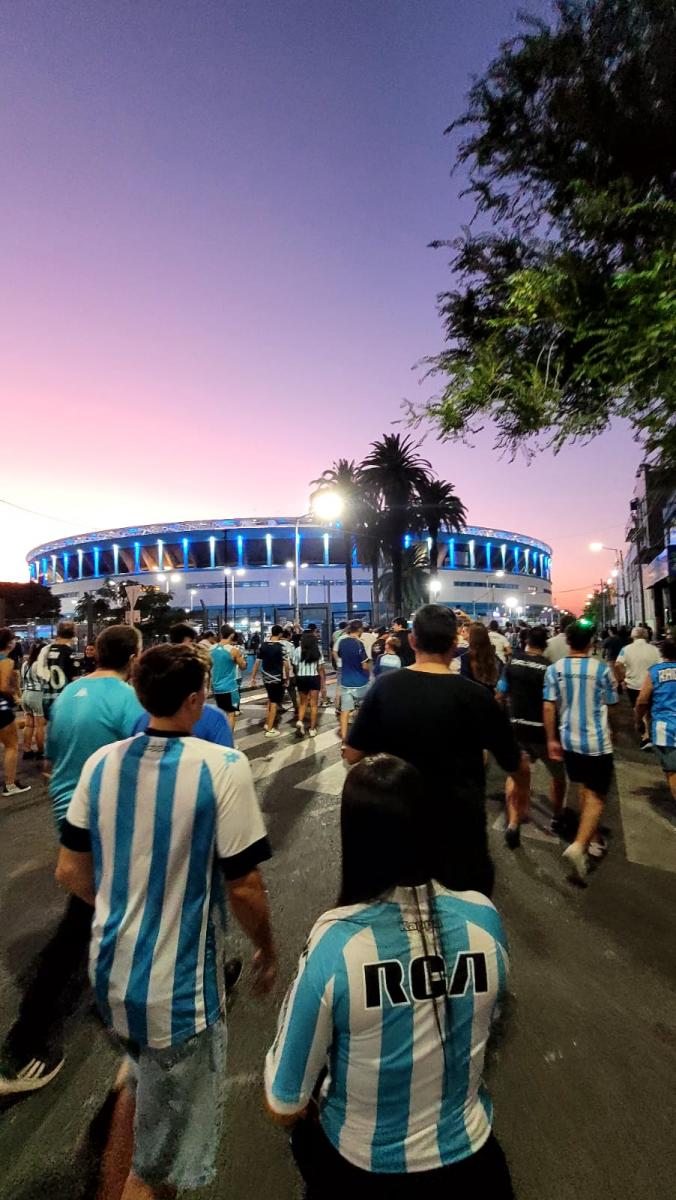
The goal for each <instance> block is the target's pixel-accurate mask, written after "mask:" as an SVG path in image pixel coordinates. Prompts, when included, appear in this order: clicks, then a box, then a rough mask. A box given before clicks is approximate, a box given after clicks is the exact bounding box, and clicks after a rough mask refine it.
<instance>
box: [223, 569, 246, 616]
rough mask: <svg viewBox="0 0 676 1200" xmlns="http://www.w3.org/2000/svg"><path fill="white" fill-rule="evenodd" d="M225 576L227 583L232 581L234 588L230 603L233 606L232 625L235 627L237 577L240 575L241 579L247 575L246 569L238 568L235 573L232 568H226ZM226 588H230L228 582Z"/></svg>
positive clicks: (231, 584)
mask: <svg viewBox="0 0 676 1200" xmlns="http://www.w3.org/2000/svg"><path fill="white" fill-rule="evenodd" d="M223 574H224V575H225V578H226V581H227V580H228V579H229V580H230V586H231V588H232V599H231V601H230V603H231V605H232V623H233V625H234V624H235V576H236V575H239V576H240V577H241V576H242V575H245V574H246V572H245V570H244V567H238V568H237V570H236V571H233V570H232V567H226V568H225V570H224V572H223ZM225 586H226V589H227V586H228V585H227V582H226V585H225Z"/></svg>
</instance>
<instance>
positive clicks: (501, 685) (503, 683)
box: [496, 667, 509, 696]
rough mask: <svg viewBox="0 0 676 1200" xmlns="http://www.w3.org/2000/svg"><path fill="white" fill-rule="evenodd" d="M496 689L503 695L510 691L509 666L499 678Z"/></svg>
mask: <svg viewBox="0 0 676 1200" xmlns="http://www.w3.org/2000/svg"><path fill="white" fill-rule="evenodd" d="M496 691H498V692H500V695H501V696H506V695H507V694H508V692H509V667H505V669H504V670H503V672H502V674H501V676H500V678H499V679H498V682H497V686H496Z"/></svg>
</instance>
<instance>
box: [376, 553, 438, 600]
mask: <svg viewBox="0 0 676 1200" xmlns="http://www.w3.org/2000/svg"><path fill="white" fill-rule="evenodd" d="M401 565H402V575H401V593H402V594H401V601H400V603H399V604H397V602H396V600H395V598H394V570H393V569H392V567H391V566H390V567H387V568H386V570H384V571H383V573H382V576H381V579H380V586H381V595H382V597H383V600H384V601H385V603H386V604H387V605H388V606H390V607H394V610H395V612H396V613H401V614H402V615H403V616H408V614H409V613H412V612H415V610H416V608H418V607H419V606H420V605H421V604H426V603H427V601H428V599H429V596H428V592H429V581H430V565H429V561H428V558H427V549H426V547H425V546H421V545H420V544H418V545H416V546H409V547H408V549H407V550H404V551H403V553H402V559H401Z"/></svg>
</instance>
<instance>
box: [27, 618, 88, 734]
mask: <svg viewBox="0 0 676 1200" xmlns="http://www.w3.org/2000/svg"><path fill="white" fill-rule="evenodd" d="M74 642H75V623H74V622H73V621H59V624H58V625H57V627H56V637H55V639H54V641H53V642H48V643H47V645H46V646H43V648H42V650H41V651H40V655H39V657H38V661H37V665H36V672H37V674H38V675H39V676H40V678H41V680H42V690H43V700H42V709H43V715H44V718H45V720H46V721H48V720H49V719H50V716H51V711H52V705H53V704H54V701H55V700H56V698H57V696H59V695H60V694H61V692H62V691H63V689H64V688H65V687H66V685H67V684H68V683H72V681H73V680H74V679H75V678H76V677H77V676H78V675H79V674H80V664H79V661H78V659H77V657H76V654H75V648H74Z"/></svg>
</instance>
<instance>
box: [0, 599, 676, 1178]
mask: <svg viewBox="0 0 676 1200" xmlns="http://www.w3.org/2000/svg"><path fill="white" fill-rule="evenodd" d="M74 632H75V631H74V629H73V628H72V626H71V625H69V623H67V622H62V623H61V624H60V626H59V628H58V630H57V637H56V638H55V639H54V641H53V642H51V643H49V644H48V645H47V646H45V647H34V648H32V649H31V651H30V653H29V655H28V656H27V657H26V658H25V659H24V660H22V661H20V662H17V660H16V658H15V657H14V649H15V638H14V635H13V634H12V632H11V631H10V630H5V629H3V630H0V702H1V707H0V739H1V740H2V743H3V745H4V759H5V779H6V783H5V790H4V792H3V794H4V795H9V796H11V795H15V794H18V793H20V792H21V791H22V790H25V789H26V788H27V786H28V785H26V784H22V783H20V782H18V781H17V779H16V776H15V768H16V761H17V757H18V736H17V729H16V726H17V720H16V704H17V702H18V701H20V702H21V704H22V709H23V714H24V720H25V724H24V755H27V754H30V753H32V746H33V740H35V743H36V746H37V750H36V753H38V754H42V755H44V756H45V761H46V762H48V763H49V772H48V774H49V791H50V796H51V800H52V807H53V812H54V819H55V827H56V833H57V836H58V839H59V843H60V849H59V855H58V865H57V879H58V880H59V882H60V883H61V884H62V885H63V886H64V887H65V889H66V891H67V892H68V894H69V899H68V901H67V904H66V907H65V911H64V914H63V917H62V919H61V922H60V923H59V926H58V928H57V930H56V932H55V934H54V935H53V936H52V937H51V938H50V940H49V942H48V943H47V944H46V945H45V947H44V948H43V950H42V951H41V953H40V955H39V956H38V959H37V961H36V963H35V964H34V971H33V974H32V977H31V979H30V981H29V983H28V985H27V986H26V988H25V990H24V993H23V995H22V998H21V1002H20V1006H19V1011H18V1014H17V1017H16V1020H15V1022H14V1024H13V1026H12V1028H11V1029H10V1030H9V1031H8V1033H7V1035H6V1037H5V1039H4V1042H3V1044H2V1047H1V1048H0V1095H13V1094H20V1093H22V1092H30V1091H34V1090H37V1089H39V1088H41V1087H44V1086H45V1085H47V1084H48V1083H50V1081H51V1080H53V1079H54V1078H55V1077H56V1076H57V1075H58V1073H59V1071H60V1070H61V1068H62V1066H63V1062H64V1023H65V1020H66V1017H67V1016H68V1015H69V1013H70V1012H72V1011H73V1006H74V1003H75V1002H76V999H77V995H76V994H77V988H75V989H74V986H73V985H74V981H77V980H78V979H79V980H81V983H80V990H79V994H80V995H81V994H82V987H84V986H86V983H85V979H86V975H85V972H86V966H87V963H88V967H89V979H90V980H91V983H92V984H93V987H94V993H95V996H96V1002H97V1006H98V1010H99V1013H100V1015H101V1018H102V1020H103V1023H104V1024H105V1026H106V1027H107V1028H108V1029H109V1030H110V1031H111V1034H112V1035H113V1036H114V1037H115V1038H116V1039H117V1041H118V1043H119V1045H120V1047H121V1048H122V1049H123V1050H124V1052H125V1063H126V1066H125V1071H124V1075H123V1077H122V1081H121V1084H120V1087H119V1089H118V1091H117V1092H116V1099H115V1115H114V1119H113V1121H112V1123H111V1135H110V1136H111V1140H110V1143H109V1146H108V1148H107V1151H106V1153H105V1154H104V1157H103V1162H102V1170H101V1181H100V1190H99V1200H119V1197H122V1198H123V1200H148V1198H152V1197H165V1196H172V1195H176V1193H177V1191H179V1190H183V1189H191V1188H198V1187H202V1186H205V1185H206V1184H208V1183H209V1182H210V1181H211V1180H212V1179H213V1177H214V1174H215V1170H216V1152H217V1148H218V1145H219V1141H220V1135H221V1125H222V1117H223V1100H224V1088H225V1043H226V1035H225V1012H226V995H227V993H228V991H229V990H230V989H231V988H232V987H233V986H234V985H235V983H236V982H237V979H238V978H239V974H240V972H241V970H242V964H241V962H240V961H239V960H236V959H235V960H233V959H226V957H225V954H224V944H223V936H224V922H223V914H224V908H223V895H224V894H225V896H227V903H228V906H229V909H230V911H231V913H232V915H233V916H234V918H235V920H236V921H237V922H238V923H239V925H240V927H241V929H242V930H243V932H244V933H245V935H246V936H247V937H248V938H249V939H250V941H251V943H252V946H253V951H254V954H253V966H252V980H253V985H254V989H255V991H256V992H258V993H259V994H265V993H267V992H269V991H270V990H271V988H272V987H273V985H274V983H275V980H276V975H277V953H276V947H275V941H274V934H273V923H272V916H271V911H270V906H269V901H268V896H267V892H266V888H265V885H264V881H263V876H262V873H261V866H262V864H263V863H264V862H265V861H267V860H268V859H269V858H270V856H271V853H272V848H271V846H270V844H269V842H268V838H267V833H266V828H265V822H264V819H263V816H262V814H261V810H260V807H259V803H258V799H257V796H256V791H255V787H254V782H253V775H252V771H251V767H250V765H249V761H248V759H247V757H246V756H245V755H244V754H243V753H242V752H240V751H238V750H237V749H236V748H235V747H234V736H235V733H236V718H237V713H238V711H239V708H240V686H241V677H242V674H243V673H244V671H245V670H246V669H247V659H246V657H245V655H244V653H243V650H242V648H241V647H240V646H239V645H238V641H237V636H236V633H235V630H234V629H233V628H232V627H231V626H229V625H224V626H223V627H222V628H221V629H220V631H219V632H220V637H216V636H215V635H214V634H213V633H211V634H210V633H206V634H203V635H201V636H200V635H199V634H198V632H197V631H196V630H195V629H194V628H193V627H192V626H191V625H189V624H187V623H185V624H180V625H176V626H174V627H173V628H172V630H171V634H170V638H169V642H168V643H167V644H163V645H158V646H154V647H151V648H149V649H146V650H145V651H143V650H142V646H141V642H140V637H139V634H138V632H137V630H136V629H134V628H133V627H131V626H126V625H125V626H111V627H109V628H107V629H105V630H104V631H103V632H102V633H101V634H100V635H99V637H98V639H97V642H96V647H95V649H94V652H93V654H91V653H90V654H89V655H87V656H86V657H87V658H88V659H89V662H88V663H87V664H86V665H84V658H83V659H82V660H81V661H80V662H78V661H77V656H76V653H75V651H74V647H73V637H74ZM594 642H595V630H594V627H593V625H592V624H591V623H590V622H587V621H584V620H580V621H574V620H571V621H570V622H568V623H566V625H565V627H564V628H563V629H562V630H561V631H559V632H554V633H553V634H552V636H548V632H547V630H545V629H544V628H543V627H532V628H529V629H528V630H527V631H526V633H525V637H522V635H521V634H516V633H512V635H511V636H510V635H509V633H503V631H501V630H500V629H499V627H497V625H495V627H493V625H491V626H489V627H488V628H486V627H484V626H483V625H481V624H479V623H476V622H474V623H467V624H466V625H461V626H458V623H457V621H456V617H455V615H454V614H453V612H452V611H451V610H449V609H448V608H446V607H444V606H442V605H425V606H423V607H422V608H421V609H419V611H418V612H417V613H416V615H415V618H414V620H413V625H412V628H409V625H408V622H406V621H404V620H397V621H394V622H393V623H392V625H391V626H390V628H385V627H382V628H379V629H376V630H372V629H369V628H365V627H364V626H363V625H362V623H361V622H359V621H351V622H344V623H342V625H341V626H339V628H338V629H337V630H336V633H335V635H334V637H333V639H332V644H331V647H330V650H329V652H328V655H326V657H325V653H324V650H323V648H322V646H321V639H320V636H319V630H318V629H317V628H316V627H309V628H308V629H307V630H304V631H301V630H299V629H296V628H284V627H282V626H280V625H273V626H272V628H271V630H270V633H269V637H267V638H266V639H265V640H264V641H261V642H260V644H259V645H257V646H256V647H255V654H256V659H255V664H254V669H253V674H252V682H253V684H254V685H255V684H256V682H257V679H258V674H259V672H260V675H261V681H262V684H263V686H264V688H265V692H266V698H267V708H266V716H265V730H264V735H265V736H266V737H275V736H279V728H278V721H279V710H280V708H282V707H283V704H284V700H285V697H286V692H287V690H288V691H289V692H290V694H291V700H292V705H293V706H294V713H293V717H292V720H293V721H294V723H295V731H296V733H297V735H298V736H299V737H303V736H305V730H306V725H305V722H306V720H307V719H309V736H310V737H313V736H314V735H315V734H316V731H317V725H318V713H319V706H320V700H321V699H322V698H325V699H326V702H327V703H328V698H327V691H326V689H327V669H328V667H329V665H330V664H331V665H334V666H335V668H336V691H335V705H336V709H337V712H338V721H339V733H340V738H341V743H342V755H343V758H344V761H345V764H346V768H348V770H347V773H346V780H345V786H344V789H343V797H342V806H341V845H342V859H341V884H340V891H339V894H338V897H337V900H336V904H335V906H334V907H332V908H331V909H330V910H329V911H327V912H325V913H324V914H323V915H322V916H320V917H319V919H318V920H317V921H316V923H315V924H314V926H313V928H312V930H311V932H310V935H309V938H308V941H307V944H306V946H305V949H304V951H303V954H302V956H301V959H300V963H299V967H298V972H297V974H296V977H295V979H294V980H293V981H292V982H291V985H290V987H289V990H288V992H287V996H286V999H285V1001H284V1004H283V1005H282V1008H281V1011H280V1015H279V1024H278V1031H277V1036H276V1038H275V1040H274V1042H273V1045H272V1046H271V1048H270V1050H269V1052H268V1054H267V1058H266V1061H265V1069H264V1087H265V1098H266V1103H267V1106H268V1109H269V1111H270V1113H271V1114H272V1116H273V1117H274V1118H275V1119H276V1120H278V1121H280V1122H282V1123H283V1124H287V1125H289V1126H290V1127H291V1129H292V1139H291V1140H292V1149H293V1153H294V1156H295V1159H296V1162H297V1164H298V1167H299V1170H300V1172H301V1174H302V1176H303V1179H304V1181H305V1185H306V1189H307V1193H306V1194H307V1197H308V1200H319V1198H320V1197H321V1198H324V1197H331V1196H338V1195H340V1196H341V1197H342V1196H343V1195H344V1194H345V1191H346V1189H347V1188H349V1189H350V1190H351V1192H352V1194H353V1195H354V1196H355V1197H364V1198H366V1197H376V1198H383V1200H385V1198H387V1200H390V1198H394V1200H397V1198H398V1197H402V1198H403V1197H408V1196H413V1194H414V1193H415V1194H416V1195H417V1194H419V1192H420V1190H421V1189H422V1188H424V1189H425V1191H426V1193H429V1194H430V1195H431V1196H437V1195H438V1196H440V1197H441V1196H442V1195H444V1196H445V1195H451V1194H455V1193H457V1194H458V1195H460V1194H465V1191H466V1192H468V1193H469V1191H470V1190H472V1191H474V1190H476V1189H479V1190H482V1191H483V1193H484V1194H486V1195H490V1196H491V1197H493V1198H494V1200H507V1198H508V1197H511V1196H512V1195H513V1191H512V1184H511V1180H510V1172H509V1168H508V1166H507V1163H506V1159H505V1156H504V1154H503V1152H502V1149H501V1147H500V1146H499V1144H498V1142H497V1140H496V1139H495V1136H494V1134H493V1132H492V1105H491V1101H490V1098H489V1096H488V1094H487V1092H486V1089H485V1086H484V1084H483V1082H482V1072H483V1064H484V1054H485V1048H486V1043H487V1040H488V1037H489V1033H490V1030H491V1025H492V1022H493V1019H494V1017H495V1014H496V1012H497V1010H498V1007H499V1005H500V1002H501V1000H502V999H503V998H504V996H505V992H506V980H507V973H508V951H507V944H506V939H505V934H504V929H503V926H502V923H501V920H500V916H499V915H498V912H497V911H496V909H495V907H494V905H493V903H492V899H491V897H492V895H493V889H494V874H495V872H494V865H493V861H492V858H491V854H490V849H489V843H488V836H487V828H486V812H485V779H486V758H487V755H488V754H491V755H493V757H494V758H495V760H496V761H497V763H498V764H499V766H500V767H501V768H502V769H503V770H504V771H505V773H506V777H507V778H506V795H505V800H506V813H507V825H506V830H505V840H506V843H507V845H508V846H509V847H510V849H512V850H516V849H517V847H518V846H519V844H520V830H521V825H522V823H523V822H524V820H525V819H526V818H527V816H528V811H529V803H530V788H531V775H532V768H533V764H534V763H536V762H538V761H540V762H542V763H543V764H544V765H545V767H546V769H547V771H548V774H549V776H550V780H551V801H552V816H551V820H552V826H551V828H552V832H553V833H554V834H557V835H558V836H560V837H562V838H563V839H564V840H566V842H567V843H568V844H567V846H566V849H565V850H564V860H565V864H566V867H567V868H568V869H569V871H570V874H571V875H572V876H573V877H574V878H575V879H577V880H579V881H584V880H585V879H586V877H587V873H588V870H589V859H590V857H591V858H594V857H596V858H598V857H600V856H602V855H603V854H604V852H605V850H606V845H605V842H604V839H603V836H602V833H601V830H600V823H601V817H602V814H603V808H604V802H605V799H606V797H607V794H608V791H609V787H610V783H611V779H612V772H613V732H614V713H615V711H616V707H617V700H618V687H625V688H626V690H627V694H628V696H629V699H630V700H631V703H632V705H633V706H634V713H635V719H636V725H637V730H638V731H641V733H642V737H643V740H644V742H645V740H646V739H649V740H650V742H651V744H652V746H653V747H654V749H655V751H656V753H657V755H658V757H659V760H660V762H661V764H662V766H663V768H664V771H665V773H666V775H667V779H668V781H669V786H670V788H671V792H672V795H673V796H674V798H675V799H676V644H675V643H674V642H673V641H671V640H667V641H665V642H663V643H662V644H661V646H660V647H659V648H655V647H650V646H649V645H648V643H647V640H646V639H645V638H644V637H643V636H642V632H641V630H640V629H638V628H637V629H636V630H634V631H633V638H632V641H631V643H630V644H628V645H626V646H625V647H620V648H619V649H618V653H617V655H616V656H615V659H614V660H613V659H605V660H604V659H602V658H599V657H597V656H596V655H595V654H594V653H593V648H594ZM36 650H37V653H35V651H36ZM648 650H653V654H651V655H648V654H647V651H648ZM655 656H656V657H655ZM329 660H330V662H329ZM210 691H212V692H213V696H214V704H213V705H211V704H207V703H206V701H207V697H208V695H209V693H210ZM38 697H40V698H41V699H42V705H40V704H38ZM45 700H46V701H47V703H45ZM569 783H572V784H577V785H579V808H580V812H579V820H578V819H577V818H574V817H573V813H572V810H571V808H570V807H567V806H566V799H567V795H568V784H569ZM8 787H9V790H8ZM272 907H273V910H274V904H273V906H272ZM261 1065H262V1064H261Z"/></svg>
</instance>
